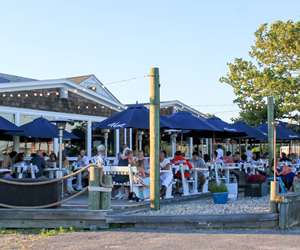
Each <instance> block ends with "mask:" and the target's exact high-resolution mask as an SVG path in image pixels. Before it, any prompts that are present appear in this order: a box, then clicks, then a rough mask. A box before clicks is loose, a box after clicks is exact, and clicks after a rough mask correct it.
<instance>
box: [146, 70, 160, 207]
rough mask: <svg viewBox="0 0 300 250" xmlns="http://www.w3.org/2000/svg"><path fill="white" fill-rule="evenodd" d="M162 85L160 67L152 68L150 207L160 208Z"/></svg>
mask: <svg viewBox="0 0 300 250" xmlns="http://www.w3.org/2000/svg"><path fill="white" fill-rule="evenodd" d="M159 89H160V85H159V69H158V68H151V70H150V112H149V115H150V117H149V122H150V124H149V129H150V208H151V209H155V210H159V209H160V202H159V199H160V191H159V190H160V189H159V182H160V181H159V180H160V174H159V149H160V146H159V145H160V90H159Z"/></svg>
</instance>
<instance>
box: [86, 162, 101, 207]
mask: <svg viewBox="0 0 300 250" xmlns="http://www.w3.org/2000/svg"><path fill="white" fill-rule="evenodd" d="M99 186H100V171H99V168H98V167H97V166H95V165H92V166H90V175H89V187H90V188H91V189H89V204H88V207H89V209H90V210H99V209H100V192H99V191H98V190H92V188H93V187H95V188H97V187H99Z"/></svg>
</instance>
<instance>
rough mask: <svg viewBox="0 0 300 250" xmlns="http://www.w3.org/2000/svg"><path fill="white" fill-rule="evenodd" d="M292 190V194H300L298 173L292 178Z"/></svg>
mask: <svg viewBox="0 0 300 250" xmlns="http://www.w3.org/2000/svg"><path fill="white" fill-rule="evenodd" d="M293 190H294V192H297V193H300V172H298V173H297V175H296V176H295V177H294V180H293Z"/></svg>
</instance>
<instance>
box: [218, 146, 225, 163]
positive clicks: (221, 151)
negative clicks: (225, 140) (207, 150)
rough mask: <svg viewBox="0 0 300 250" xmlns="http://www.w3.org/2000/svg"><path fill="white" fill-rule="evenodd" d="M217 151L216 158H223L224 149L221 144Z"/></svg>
mask: <svg viewBox="0 0 300 250" xmlns="http://www.w3.org/2000/svg"><path fill="white" fill-rule="evenodd" d="M216 152H217V158H216V160H223V157H224V150H223V149H222V146H221V145H218V147H217V150H216Z"/></svg>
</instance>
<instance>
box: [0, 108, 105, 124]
mask: <svg viewBox="0 0 300 250" xmlns="http://www.w3.org/2000/svg"><path fill="white" fill-rule="evenodd" d="M0 112H3V113H9V114H15V113H20V114H22V115H34V116H54V117H56V118H57V119H72V120H79V121H89V120H91V121H92V122H101V121H103V120H104V119H106V118H107V117H103V116H89V115H79V114H73V113H62V112H54V111H45V110H37V109H26V108H16V107H7V106H0Z"/></svg>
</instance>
